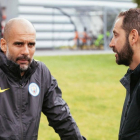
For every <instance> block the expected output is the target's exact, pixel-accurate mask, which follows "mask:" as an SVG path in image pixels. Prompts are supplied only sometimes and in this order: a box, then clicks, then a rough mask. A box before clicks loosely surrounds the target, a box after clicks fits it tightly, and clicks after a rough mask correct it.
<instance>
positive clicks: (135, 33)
mask: <svg viewBox="0 0 140 140" xmlns="http://www.w3.org/2000/svg"><path fill="white" fill-rule="evenodd" d="M138 39H139V33H138V31H137V30H136V29H133V30H132V31H131V32H130V34H129V42H130V44H131V46H133V45H134V44H135V43H137V42H138Z"/></svg>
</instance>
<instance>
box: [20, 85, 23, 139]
mask: <svg viewBox="0 0 140 140" xmlns="http://www.w3.org/2000/svg"><path fill="white" fill-rule="evenodd" d="M20 89H21V90H22V84H21V85H20ZM22 91H23V90H22ZM20 126H21V127H20V128H21V139H20V140H23V125H22V92H21V94H20Z"/></svg>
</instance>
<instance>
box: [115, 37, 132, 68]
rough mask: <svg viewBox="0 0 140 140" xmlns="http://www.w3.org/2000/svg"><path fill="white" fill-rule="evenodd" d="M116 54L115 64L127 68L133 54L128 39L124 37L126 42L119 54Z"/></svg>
mask: <svg viewBox="0 0 140 140" xmlns="http://www.w3.org/2000/svg"><path fill="white" fill-rule="evenodd" d="M116 52H117V51H116ZM117 54H118V59H116V63H117V64H118V65H125V66H129V65H130V64H131V62H132V57H133V54H134V52H133V50H132V48H131V46H130V43H129V40H128V37H126V42H125V45H124V46H123V48H122V50H121V51H120V52H117Z"/></svg>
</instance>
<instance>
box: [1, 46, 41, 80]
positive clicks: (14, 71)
mask: <svg viewBox="0 0 140 140" xmlns="http://www.w3.org/2000/svg"><path fill="white" fill-rule="evenodd" d="M37 66H38V63H37V62H36V61H35V60H33V61H32V63H31V65H30V66H29V68H28V70H27V71H26V72H25V74H24V76H23V77H21V75H20V66H19V65H18V64H16V63H14V62H13V61H11V60H8V59H7V57H6V56H5V54H4V53H3V52H2V50H1V49H0V68H1V69H2V70H3V71H4V73H6V74H7V75H8V76H10V77H12V78H13V79H14V80H16V81H17V80H21V79H22V78H24V79H27V78H28V77H29V76H30V75H31V74H32V73H34V72H35V70H36V68H37Z"/></svg>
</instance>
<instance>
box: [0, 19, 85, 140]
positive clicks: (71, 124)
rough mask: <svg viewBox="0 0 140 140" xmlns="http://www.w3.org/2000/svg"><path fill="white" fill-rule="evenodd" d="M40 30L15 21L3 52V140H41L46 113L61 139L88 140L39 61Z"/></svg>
mask: <svg viewBox="0 0 140 140" xmlns="http://www.w3.org/2000/svg"><path fill="white" fill-rule="evenodd" d="M35 44H36V31H35V29H34V27H33V25H32V24H31V23H30V22H29V21H28V20H26V19H23V18H14V19H11V20H10V21H9V22H8V23H7V24H6V26H5V29H4V38H2V39H1V49H0V140H37V137H38V127H39V122H40V115H41V112H43V113H44V114H45V115H46V116H47V119H48V121H49V125H50V126H52V127H53V128H54V130H55V132H57V133H58V134H59V136H60V138H61V140H85V138H84V137H82V136H81V134H80V131H79V129H78V127H77V125H76V122H75V121H74V119H73V118H72V116H71V114H70V111H69V107H68V105H67V104H66V102H65V101H64V100H63V99H62V93H61V90H60V88H59V87H58V84H57V81H56V79H55V78H53V76H52V75H51V73H50V71H49V70H48V68H47V67H46V66H45V65H44V64H43V63H41V62H39V61H35V60H34V59H33V55H34V52H35Z"/></svg>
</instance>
